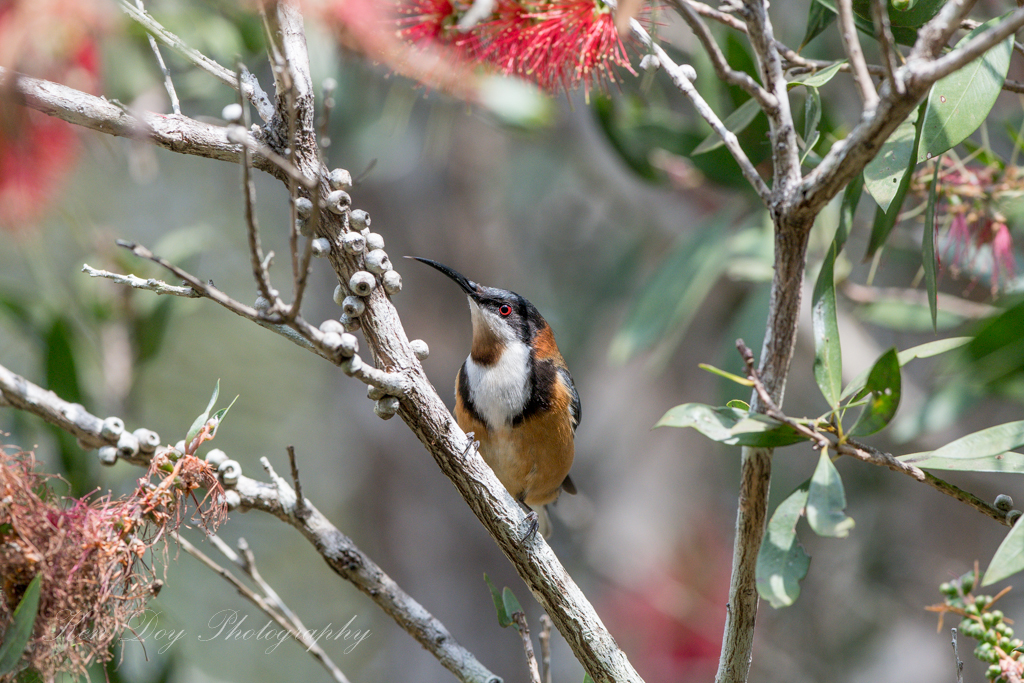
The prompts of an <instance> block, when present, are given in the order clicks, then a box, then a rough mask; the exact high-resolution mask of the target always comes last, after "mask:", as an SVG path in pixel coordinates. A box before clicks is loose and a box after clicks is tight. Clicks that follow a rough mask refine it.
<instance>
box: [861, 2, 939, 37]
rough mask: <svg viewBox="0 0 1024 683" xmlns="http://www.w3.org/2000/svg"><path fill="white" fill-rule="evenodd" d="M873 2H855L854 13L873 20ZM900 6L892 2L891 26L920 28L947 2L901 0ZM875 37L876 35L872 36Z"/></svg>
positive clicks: (890, 4)
mask: <svg viewBox="0 0 1024 683" xmlns="http://www.w3.org/2000/svg"><path fill="white" fill-rule="evenodd" d="M871 2H872V0H853V11H854V13H855V14H857V15H858V16H860V17H863V18H864V19H867V20H868V21H870V20H871ZM899 2H900V5H902V6H898V5H897V3H896V2H894V1H893V0H890V2H889V3H888V5H889V24H890V25H891V26H892V27H894V28H896V29H899V28H920V27H922V26H924V25H925V24H926V23H928V21H929V20H930V19H931V18H932V17H934V16H935V15H936V14H938V12H939V10H940V9H942V6H943V5H944V4H946V0H917V1H916V2H915V0H909V1H908V0H899ZM872 37H874V34H872Z"/></svg>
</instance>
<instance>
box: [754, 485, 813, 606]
mask: <svg viewBox="0 0 1024 683" xmlns="http://www.w3.org/2000/svg"><path fill="white" fill-rule="evenodd" d="M810 483H811V482H810V480H808V481H805V482H804V483H803V484H801V485H800V487H799V488H797V489H796V490H795V491H793V493H791V494H789V496H788V497H787V498H786V500H784V501H782V502H781V503H779V506H778V507H777V508H775V512H774V513H773V514H772V518H771V520H769V522H768V529H767V531H766V532H765V535H764V542H763V543H762V544H761V551H760V552H759V553H758V555H757V569H756V572H755V576H756V579H757V592H758V594H759V595H760V596H761V597H762V598H764V599H765V600H767V601H768V602H769V604H771V606H772V607H774V608H776V609H778V608H780V607H788V606H789V605H792V604H793V603H794V602H796V599H797V598H798V597H799V596H800V582H801V581H802V580H803V579H804V577H805V576H807V569H808V567H810V565H811V558H810V557H809V556H808V555H807V553H806V552H805V551H804V549H803V546H801V545H800V541H799V540H797V537H796V523H797V521H799V519H800V516H801V515H802V514H803V513H804V506H805V505H806V503H807V492H808V487H809V486H810Z"/></svg>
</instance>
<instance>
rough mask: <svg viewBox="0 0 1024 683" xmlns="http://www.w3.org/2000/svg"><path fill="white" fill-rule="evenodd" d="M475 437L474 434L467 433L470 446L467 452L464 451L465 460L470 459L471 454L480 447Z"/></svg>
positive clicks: (467, 447)
mask: <svg viewBox="0 0 1024 683" xmlns="http://www.w3.org/2000/svg"><path fill="white" fill-rule="evenodd" d="M474 436H475V435H474V433H473V432H466V438H468V439H469V445H468V446H466V450H464V451H462V457H463V459H465V458H468V457H469V454H470V453H472V452H473V450H474V449H476V448H479V447H480V442H479V441H477V440H476V439H474V438H473V437H474Z"/></svg>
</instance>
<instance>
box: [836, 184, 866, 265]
mask: <svg viewBox="0 0 1024 683" xmlns="http://www.w3.org/2000/svg"><path fill="white" fill-rule="evenodd" d="M863 193H864V175H863V174H860V173H858V174H857V175H856V176H854V178H853V180H851V181H850V183H849V184H848V185H847V186H846V190H844V191H843V203H842V205H841V206H840V207H839V225H838V226H836V236H835V243H836V256H838V255H839V254H840V253H842V251H843V247H844V246H846V238H847V237H849V236H850V228H851V227H852V226H853V215H854V214H855V213H856V212H857V205H858V204H860V197H861V195H862V194H863Z"/></svg>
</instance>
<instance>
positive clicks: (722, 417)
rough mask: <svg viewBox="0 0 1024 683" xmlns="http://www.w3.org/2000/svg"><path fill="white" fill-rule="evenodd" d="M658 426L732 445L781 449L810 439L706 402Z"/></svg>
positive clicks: (681, 409)
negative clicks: (690, 431)
mask: <svg viewBox="0 0 1024 683" xmlns="http://www.w3.org/2000/svg"><path fill="white" fill-rule="evenodd" d="M654 426H655V427H680V428H682V427H693V428H694V429H696V430H697V431H698V432H700V433H701V434H703V435H704V436H706V437H708V438H709V439H711V440H712V441H717V442H719V443H724V444H728V445H730V446H756V447H760V448H777V447H780V446H789V445H792V444H795V443H800V442H801V441H807V437H805V436H804V435H802V434H800V433H799V432H798V431H796V430H795V429H793V428H792V427H790V426H789V425H786V424H783V423H781V422H779V421H777V420H773V419H772V418H770V417H768V416H767V415H761V414H759V413H749V412H747V411H744V410H737V409H736V408H728V407H712V406H708V405H704V404H703V403H684V404H682V405H678V406H676V407H675V408H672V409H670V410H669V411H668V412H667V413H665V415H664V416H662V418H661V419H660V420H658V423H657V424H656V425H654Z"/></svg>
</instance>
